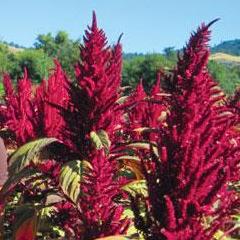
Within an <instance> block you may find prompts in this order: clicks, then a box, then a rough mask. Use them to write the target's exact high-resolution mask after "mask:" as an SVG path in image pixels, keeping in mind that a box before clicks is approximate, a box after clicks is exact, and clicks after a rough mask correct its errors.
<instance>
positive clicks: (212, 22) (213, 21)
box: [206, 18, 221, 28]
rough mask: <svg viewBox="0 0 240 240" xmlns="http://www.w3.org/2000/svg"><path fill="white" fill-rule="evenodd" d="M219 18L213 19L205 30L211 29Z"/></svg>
mask: <svg viewBox="0 0 240 240" xmlns="http://www.w3.org/2000/svg"><path fill="white" fill-rule="evenodd" d="M220 19H221V18H215V19H214V20H212V21H211V22H210V23H208V24H207V26H206V27H207V28H209V27H211V26H212V25H213V24H214V23H215V22H217V21H219V20H220Z"/></svg>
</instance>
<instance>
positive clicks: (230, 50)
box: [212, 39, 240, 56]
mask: <svg viewBox="0 0 240 240" xmlns="http://www.w3.org/2000/svg"><path fill="white" fill-rule="evenodd" d="M217 52H221V53H227V54H231V55H237V56H240V39H235V40H229V41H224V42H222V43H220V44H218V45H216V46H214V47H212V53H217Z"/></svg>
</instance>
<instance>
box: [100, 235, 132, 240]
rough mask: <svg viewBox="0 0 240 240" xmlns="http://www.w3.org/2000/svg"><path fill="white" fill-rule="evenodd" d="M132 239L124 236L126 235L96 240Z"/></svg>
mask: <svg viewBox="0 0 240 240" xmlns="http://www.w3.org/2000/svg"><path fill="white" fill-rule="evenodd" d="M129 239H130V238H128V237H126V236H124V235H115V236H109V237H103V238H96V239H95V240H129Z"/></svg>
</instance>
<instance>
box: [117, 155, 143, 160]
mask: <svg viewBox="0 0 240 240" xmlns="http://www.w3.org/2000/svg"><path fill="white" fill-rule="evenodd" d="M116 160H133V161H140V158H139V157H137V156H131V155H124V156H120V157H117V158H116Z"/></svg>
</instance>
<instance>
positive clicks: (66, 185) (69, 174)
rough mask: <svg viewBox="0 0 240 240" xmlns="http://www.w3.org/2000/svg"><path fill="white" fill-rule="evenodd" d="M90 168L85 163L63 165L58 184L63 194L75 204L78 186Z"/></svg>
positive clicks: (77, 196)
mask: <svg viewBox="0 0 240 240" xmlns="http://www.w3.org/2000/svg"><path fill="white" fill-rule="evenodd" d="M90 168H91V165H90V163H89V162H87V161H84V160H83V161H80V160H74V161H71V162H68V163H66V164H64V165H63V167H62V169H61V172H60V177H59V183H60V186H61V188H62V190H63V192H64V193H65V194H66V195H67V196H68V197H69V198H71V199H72V201H73V202H77V200H78V198H79V196H80V184H81V181H82V180H83V178H84V175H85V173H86V172H87V171H88V170H89V169H90Z"/></svg>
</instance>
